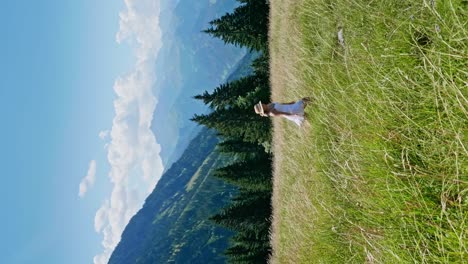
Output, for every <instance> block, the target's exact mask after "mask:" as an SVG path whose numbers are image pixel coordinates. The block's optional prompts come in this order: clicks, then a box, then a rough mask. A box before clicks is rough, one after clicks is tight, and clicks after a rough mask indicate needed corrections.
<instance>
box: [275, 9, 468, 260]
mask: <svg viewBox="0 0 468 264" xmlns="http://www.w3.org/2000/svg"><path fill="white" fill-rule="evenodd" d="M270 3H271V13H270V19H271V23H270V56H271V76H272V77H271V83H272V100H274V101H291V100H295V99H297V98H301V97H304V96H311V97H313V98H314V102H313V104H312V105H311V106H310V107H309V108H307V111H306V112H307V115H308V117H307V121H308V123H307V124H306V125H305V126H304V127H302V128H297V127H295V126H294V124H290V123H288V122H287V121H285V120H283V119H276V120H275V121H274V142H273V144H274V154H275V164H274V194H273V206H274V216H273V230H272V238H271V241H272V246H273V256H272V259H271V262H272V263H466V262H468V244H467V243H468V242H467V241H468V232H467V231H466V230H468V213H467V210H468V151H467V148H468V147H467V137H468V126H467V123H468V121H467V120H468V109H467V107H468V101H467V98H468V26H467V21H468V2H467V1H466V0H446V1H438V0H436V1H430V0H421V1H397V0H374V1H358V0H346V1H345V0H341V1H329V0H301V1H293V0H271V1H270Z"/></svg>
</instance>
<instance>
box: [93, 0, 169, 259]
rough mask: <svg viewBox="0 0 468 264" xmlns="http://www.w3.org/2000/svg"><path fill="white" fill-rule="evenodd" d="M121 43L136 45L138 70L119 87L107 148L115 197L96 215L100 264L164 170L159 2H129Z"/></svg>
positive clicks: (119, 82)
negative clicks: (158, 92)
mask: <svg viewBox="0 0 468 264" xmlns="http://www.w3.org/2000/svg"><path fill="white" fill-rule="evenodd" d="M125 4H126V7H127V8H126V10H125V11H124V12H121V13H120V30H119V32H118V33H117V35H116V40H117V42H118V43H121V42H123V41H125V40H127V41H129V43H130V44H132V45H135V53H136V64H135V68H134V70H133V71H132V72H131V73H130V74H128V75H126V76H122V77H119V78H118V79H117V80H116V81H115V84H114V91H115V93H116V94H117V99H116V100H115V101H114V110H115V117H114V119H113V124H112V129H111V131H110V142H109V144H108V146H107V150H108V154H107V159H108V161H109V164H110V166H111V169H110V172H109V178H110V181H111V182H112V184H113V190H112V193H111V197H110V198H109V199H108V200H107V201H106V202H105V203H104V204H103V205H102V206H101V208H100V209H99V210H98V211H97V212H96V216H95V220H94V226H95V230H96V232H98V233H101V234H102V235H103V241H102V246H103V247H104V250H103V252H102V253H101V254H99V255H97V256H95V257H94V263H95V264H104V263H107V262H108V260H109V258H110V255H111V254H112V251H113V250H114V248H115V247H116V246H117V244H118V243H119V241H120V237H121V234H122V232H123V230H124V228H125V226H126V225H127V223H128V222H129V220H130V218H131V217H132V216H133V215H135V213H136V212H137V211H138V210H139V209H140V208H141V207H142V205H143V202H144V199H145V198H146V197H147V196H148V195H149V193H150V192H151V191H152V190H153V189H154V186H155V185H156V183H157V181H158V180H159V178H160V177H161V175H162V172H163V170H164V168H163V164H162V160H161V157H160V151H161V148H160V145H159V144H157V142H156V138H155V136H154V134H153V132H152V131H151V129H150V126H151V122H152V119H153V112H154V109H155V108H156V104H157V99H156V97H155V96H154V95H153V92H152V86H153V85H154V83H155V81H156V76H155V67H154V65H155V61H156V56H157V54H158V51H159V49H160V48H161V32H160V28H159V12H160V8H159V0H125Z"/></svg>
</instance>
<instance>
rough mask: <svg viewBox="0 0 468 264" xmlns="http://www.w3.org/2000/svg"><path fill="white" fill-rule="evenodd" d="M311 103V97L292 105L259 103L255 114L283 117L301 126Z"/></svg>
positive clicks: (255, 108) (291, 103)
mask: <svg viewBox="0 0 468 264" xmlns="http://www.w3.org/2000/svg"><path fill="white" fill-rule="evenodd" d="M308 103H310V98H309V97H304V98H302V99H300V100H298V101H296V102H290V103H276V102H273V103H269V104H262V102H261V101H260V102H258V104H256V105H255V106H254V110H255V113H257V114H259V115H261V116H265V117H268V116H282V117H284V118H286V119H288V120H290V121H292V122H294V123H295V124H296V125H298V126H301V125H302V123H303V122H304V109H305V108H306V106H307V104H308Z"/></svg>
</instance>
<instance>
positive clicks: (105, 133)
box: [99, 130, 110, 140]
mask: <svg viewBox="0 0 468 264" xmlns="http://www.w3.org/2000/svg"><path fill="white" fill-rule="evenodd" d="M109 133H110V131H109V130H103V131H101V132H99V138H100V139H102V140H106V139H107V137H108V136H109Z"/></svg>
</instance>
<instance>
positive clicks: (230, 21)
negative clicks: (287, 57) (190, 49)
mask: <svg viewBox="0 0 468 264" xmlns="http://www.w3.org/2000/svg"><path fill="white" fill-rule="evenodd" d="M239 2H241V3H242V5H240V6H239V7H237V8H236V9H234V12H233V13H227V14H225V15H224V16H222V17H221V18H218V19H215V20H213V21H211V22H210V26H211V27H210V28H208V29H206V30H204V32H206V33H208V34H211V35H212V36H214V37H217V38H220V39H222V40H223V41H224V42H226V43H229V44H234V45H236V46H244V47H248V48H250V49H253V50H259V51H266V50H267V49H268V48H267V43H268V42H267V41H268V12H269V7H268V2H267V1H266V0H257V1H252V0H250V1H245V0H242V1H239Z"/></svg>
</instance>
